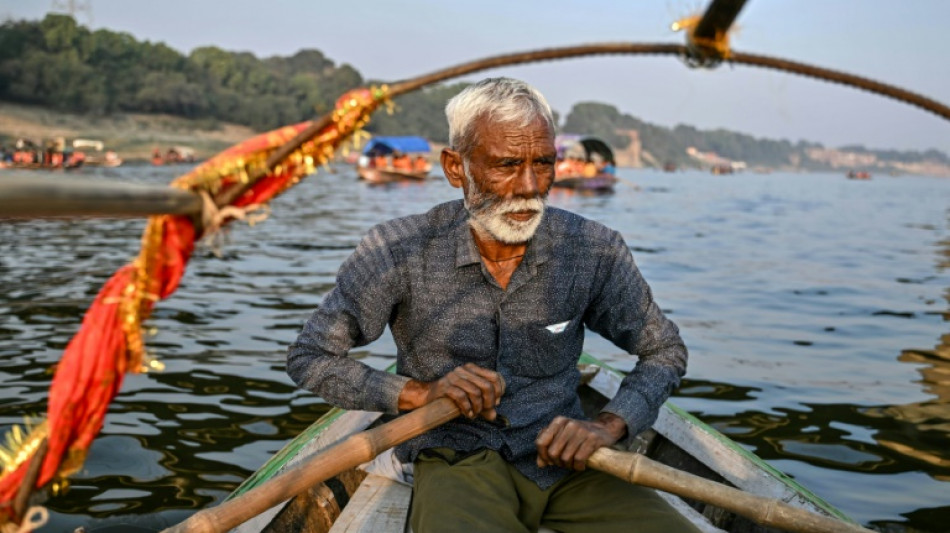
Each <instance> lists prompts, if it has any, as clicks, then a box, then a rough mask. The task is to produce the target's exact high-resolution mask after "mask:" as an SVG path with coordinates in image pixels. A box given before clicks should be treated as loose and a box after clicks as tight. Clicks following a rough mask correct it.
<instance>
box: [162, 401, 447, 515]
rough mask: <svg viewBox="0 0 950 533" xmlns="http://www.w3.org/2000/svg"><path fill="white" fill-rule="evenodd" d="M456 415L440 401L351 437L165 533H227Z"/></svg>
mask: <svg viewBox="0 0 950 533" xmlns="http://www.w3.org/2000/svg"><path fill="white" fill-rule="evenodd" d="M457 416H459V408H458V406H456V405H455V403H454V402H453V401H452V400H450V399H448V398H439V399H438V400H436V401H434V402H432V403H430V404H427V405H425V406H423V407H420V408H419V409H416V410H415V411H412V412H410V413H408V414H405V415H403V416H400V417H399V418H396V419H395V420H392V421H390V422H387V423H385V424H382V425H380V426H377V427H375V428H373V429H370V430H367V431H363V432H361V433H357V434H355V435H351V436H350V437H348V438H347V439H346V440H344V441H342V442H340V443H338V444H335V445H334V446H332V447H330V448H327V449H326V450H324V451H322V452H320V453H317V454H316V455H314V456H313V457H311V458H309V459H307V460H306V461H304V462H303V463H301V464H299V465H297V466H295V467H293V468H291V469H289V470H287V471H285V472H284V473H282V474H280V475H278V476H276V477H274V478H271V479H270V480H269V481H267V482H266V483H264V484H263V485H261V486H259V487H255V488H253V489H251V490H249V491H247V492H245V493H244V494H242V495H240V496H238V497H237V498H234V499H233V500H228V501H226V502H224V503H222V504H221V505H218V506H217V507H213V508H210V509H205V510H203V511H199V512H197V513H195V514H193V515H192V516H191V517H190V518H188V519H187V520H185V521H184V522H182V523H180V524H178V525H175V526H172V527H170V528H168V529H165V530H164V531H163V532H162V533H223V532H225V531H228V530H230V529H232V528H234V527H236V526H238V525H240V524H243V523H244V522H246V521H248V520H250V519H251V518H253V517H255V516H257V515H259V514H261V513H262V512H264V511H266V510H268V509H270V508H271V507H274V506H275V505H278V504H280V503H281V502H284V501H286V500H289V499H290V498H293V497H294V496H296V495H297V494H300V493H301V492H303V491H305V490H307V489H308V488H310V487H312V486H314V485H316V484H317V483H320V482H321V481H325V480H327V479H329V478H331V477H333V476H335V475H337V474H339V473H341V472H345V471H346V470H349V469H351V468H356V467H357V466H359V465H361V464H363V463H365V462H367V461H371V460H372V459H373V458H374V457H376V456H377V455H379V454H380V453H382V452H384V451H386V450H388V449H389V448H392V447H393V446H396V445H397V444H400V443H403V442H405V441H407V440H409V439H411V438H413V437H416V436H418V435H421V434H423V433H425V432H426V431H429V430H430V429H433V428H436V427H438V426H441V425H442V424H444V423H446V422H448V421H449V420H452V419H453V418H455V417H457Z"/></svg>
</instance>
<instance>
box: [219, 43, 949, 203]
mask: <svg viewBox="0 0 950 533" xmlns="http://www.w3.org/2000/svg"><path fill="white" fill-rule="evenodd" d="M593 55H673V56H679V57H680V58H682V59H683V60H684V61H687V59H688V58H689V49H688V48H687V47H686V46H684V45H680V44H667V43H596V44H585V45H578V46H567V47H561V48H546V49H542V50H534V51H529V52H516V53H513V54H503V55H498V56H493V57H488V58H484V59H479V60H476V61H470V62H468V63H462V64H461V65H456V66H454V67H449V68H446V69H442V70H437V71H435V72H430V73H429V74H423V75H422V76H418V77H416V78H411V79H408V80H402V81H398V82H395V83H393V84H391V85H390V90H389V94H390V96H393V97H395V96H399V95H402V94H405V93H408V92H412V91H415V90H418V89H421V88H422V87H425V86H427V85H431V84H433V83H438V82H440V81H445V80H448V79H451V78H457V77H459V76H464V75H466V74H471V73H473V72H479V71H482V70H488V69H492V68H499V67H507V66H511V65H519V64H523V63H533V62H536V61H551V60H555V59H568V58H573V57H584V56H593ZM728 61H729V62H732V63H738V64H743V65H750V66H757V67H764V68H771V69H775V70H782V71H786V72H791V73H793V74H800V75H803V76H809V77H812V78H817V79H820V80H825V81H830V82H833V83H840V84H844V85H850V86H852V87H856V88H858V89H863V90H865V91H869V92H872V93H876V94H880V95H882V96H887V97H889V98H894V99H896V100H899V101H901V102H904V103H907V104H910V105H913V106H917V107H919V108H921V109H923V110H925V111H929V112H931V113H933V114H935V115H937V116H939V117H943V118H945V119H947V120H950V107H947V106H946V105H944V104H941V103H940V102H938V101H936V100H933V99H931V98H927V97H926V96H922V95H920V94H917V93H913V92H910V91H907V90H904V89H901V88H900V87H896V86H894V85H888V84H886V83H880V82H877V81H874V80H871V79H868V78H863V77H861V76H855V75H853V74H847V73H844V72H839V71H836V70H831V69H827V68H822V67H815V66H811V65H807V64H805V63H798V62H795V61H789V60H786V59H779V58H774V57H769V56H762V55H755V54H745V53H741V52H733V53H732V54H731V55H730V58H729V60H728ZM331 122H332V114H331V113H327V114H326V115H323V116H321V117H319V118H318V119H316V120H314V121H313V123H312V124H311V125H310V126H308V127H307V128H306V129H304V130H303V131H301V132H300V133H299V134H298V135H297V136H296V137H294V138H293V139H291V140H290V141H288V142H287V143H286V144H284V145H283V146H281V147H280V148H278V149H277V150H275V151H274V153H273V154H271V156H270V157H269V158H268V159H267V164H266V167H265V169H262V170H261V171H259V172H258V173H256V174H253V175H249V176H248V180H247V182H245V183H242V184H240V186H235V187H232V188H230V189H227V190H225V191H223V192H222V193H221V194H220V195H219V196H218V197H217V198H215V203H216V204H218V205H219V206H221V205H227V204H229V203H230V202H232V201H233V200H234V199H235V198H237V197H239V196H240V195H242V194H244V192H245V191H247V190H248V189H250V187H251V186H252V185H253V184H254V183H255V182H256V181H257V180H259V179H260V178H262V177H263V176H264V175H265V173H266V172H269V171H270V170H271V169H273V168H274V167H275V166H276V165H278V164H279V163H280V162H281V161H283V159H284V158H286V157H287V156H288V155H290V154H291V153H292V152H293V151H294V150H296V149H297V148H299V147H300V145H302V144H303V143H305V142H306V141H308V140H309V139H311V138H313V137H314V136H315V135H317V134H318V133H319V132H320V130H322V129H323V128H325V127H326V126H327V125H329V124H330V123H331Z"/></svg>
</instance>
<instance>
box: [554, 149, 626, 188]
mask: <svg viewBox="0 0 950 533" xmlns="http://www.w3.org/2000/svg"><path fill="white" fill-rule="evenodd" d="M554 142H555V145H556V146H557V159H558V161H557V166H556V167H555V175H554V186H555V187H563V188H567V189H578V190H586V191H612V190H613V188H614V183H616V182H617V177H616V176H615V175H614V169H615V168H616V161H615V160H614V153H613V150H611V149H610V146H609V145H608V144H607V143H606V142H604V141H603V140H601V139H598V138H596V137H590V136H580V135H558V136H557V138H556V139H555V141H554Z"/></svg>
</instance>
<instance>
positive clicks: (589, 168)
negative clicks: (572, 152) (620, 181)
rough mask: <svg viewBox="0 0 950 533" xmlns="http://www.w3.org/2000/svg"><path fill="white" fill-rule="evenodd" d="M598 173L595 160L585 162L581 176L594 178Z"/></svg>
mask: <svg viewBox="0 0 950 533" xmlns="http://www.w3.org/2000/svg"><path fill="white" fill-rule="evenodd" d="M596 175H597V164H596V163H594V162H593V161H588V162H586V163H584V170H582V171H581V176H584V177H585V178H593V177H594V176H596Z"/></svg>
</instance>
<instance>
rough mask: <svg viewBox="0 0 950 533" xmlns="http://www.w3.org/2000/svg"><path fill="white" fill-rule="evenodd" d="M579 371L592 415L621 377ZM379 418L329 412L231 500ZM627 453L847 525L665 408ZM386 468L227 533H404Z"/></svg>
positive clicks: (703, 511)
mask: <svg viewBox="0 0 950 533" xmlns="http://www.w3.org/2000/svg"><path fill="white" fill-rule="evenodd" d="M578 369H579V370H580V372H581V375H582V383H584V384H583V385H582V387H581V389H580V390H579V391H578V394H579V396H580V398H581V401H582V403H583V404H584V407H585V410H586V411H587V412H588V413H591V414H592V413H596V412H597V411H598V410H599V409H600V407H602V406H603V405H604V404H605V403H606V402H607V399H608V398H610V397H612V396H613V395H614V394H615V393H616V391H617V389H618V387H619V386H620V381H621V380H622V379H623V375H622V374H621V373H619V372H617V371H616V370H614V369H612V368H610V367H609V366H607V365H605V364H603V363H602V362H600V361H598V360H597V359H596V358H594V357H592V356H590V355H588V354H584V355H582V357H581V360H580V364H579V365H578ZM382 418H383V417H382V415H380V413H370V412H365V411H344V410H341V409H332V410H331V411H329V412H328V413H327V414H326V415H324V416H323V417H322V418H320V420H318V421H317V422H315V423H314V424H313V425H312V426H310V428H308V429H307V430H305V431H304V432H303V433H301V434H300V435H299V436H298V437H297V438H296V439H294V440H293V441H291V442H290V443H288V444H287V445H286V446H285V447H284V448H283V449H282V450H281V451H279V452H278V453H277V454H275V455H274V456H273V458H271V460H269V461H268V462H267V463H266V464H265V465H264V466H263V467H261V469H260V470H258V471H257V472H256V473H255V474H253V475H252V476H251V477H249V478H248V479H247V480H246V481H245V482H244V483H243V484H241V485H240V486H239V487H238V488H237V489H236V490H235V491H234V492H233V493H232V494H231V495H230V496H229V499H231V498H234V497H237V496H239V495H241V494H243V493H245V492H247V491H249V490H251V489H253V488H255V487H258V486H261V485H262V484H264V483H265V482H267V481H268V480H269V479H271V478H273V477H274V476H276V475H277V474H279V473H281V472H282V471H284V470H286V469H288V468H290V467H292V466H294V465H296V464H298V463H300V462H302V461H304V460H306V459H307V458H308V457H310V456H312V455H314V454H315V453H318V452H320V451H322V450H323V449H325V448H327V447H329V446H331V445H333V444H335V443H337V442H339V441H341V440H342V439H344V438H346V437H347V436H348V435H351V434H353V433H356V432H359V431H362V430H364V429H366V428H369V427H371V426H373V425H374V424H378V423H379V422H380V421H381V419H382ZM631 451H636V452H639V453H643V454H645V455H646V456H648V457H650V458H652V459H654V460H656V461H659V462H661V463H664V464H667V465H669V466H672V467H675V468H678V469H680V470H684V471H687V472H690V473H692V474H695V475H699V476H701V477H704V478H707V479H711V480H714V481H718V482H721V483H724V484H727V485H731V486H734V487H737V488H739V489H740V490H743V491H745V492H749V493H752V494H757V495H761V496H767V497H769V498H776V499H779V500H782V501H784V502H787V503H789V504H791V505H793V506H795V507H799V508H802V509H806V510H808V511H811V512H814V513H818V514H821V515H824V516H830V517H833V518H837V519H840V520H844V521H847V522H851V520H850V519H849V518H847V517H846V516H845V515H844V514H843V513H841V512H840V511H838V510H837V509H835V508H834V507H832V506H831V505H829V504H828V503H826V502H824V501H823V500H821V499H820V498H819V497H818V496H816V495H814V494H812V493H811V492H809V491H808V490H807V489H805V488H804V487H802V486H801V485H799V484H797V483H796V482H795V481H793V480H791V479H790V478H789V477H787V476H786V475H784V474H783V473H781V472H779V471H778V470H775V469H774V468H773V467H771V466H769V465H768V464H766V463H765V462H764V461H762V460H761V459H759V458H758V457H756V456H755V455H754V454H752V453H751V452H749V451H747V450H746V449H744V448H742V447H741V446H739V445H738V444H736V443H735V442H733V441H731V440H729V439H728V438H727V437H726V436H724V435H723V434H721V433H719V432H718V431H716V430H715V429H713V428H711V427H709V426H708V425H706V424H704V423H703V422H701V421H699V420H698V419H696V418H695V417H693V416H692V415H690V414H688V413H686V412H685V411H683V410H681V409H679V408H678V407H676V406H675V405H673V404H672V403H670V402H667V403H666V404H665V405H664V406H663V408H662V409H661V411H660V415H659V418H658V419H657V421H656V423H655V424H654V425H653V428H652V429H651V430H648V431H647V432H645V433H644V434H642V435H640V436H638V437H637V438H636V439H635V443H634V444H633V445H632V447H631ZM391 461H392V459H391V455H382V456H380V457H379V458H377V460H376V461H374V463H373V466H371V467H369V468H366V469H351V470H347V471H345V472H343V473H341V474H340V475H338V476H336V477H334V478H332V479H329V480H327V481H326V482H324V483H321V484H318V485H317V486H315V487H311V488H310V489H309V490H308V491H305V492H304V493H302V494H301V495H299V496H297V497H296V498H294V499H292V500H290V501H288V502H285V503H283V504H280V505H277V506H275V507H273V508H271V509H269V510H267V511H265V512H263V513H261V514H259V515H257V516H256V517H254V518H252V519H251V520H249V521H247V522H245V523H244V524H242V525H241V526H239V527H238V528H236V529H234V530H233V531H236V532H240V533H249V532H258V531H267V532H278V531H279V532H307V533H322V532H330V531H332V532H342V531H347V532H356V531H365V532H370V531H372V532H381V533H386V532H393V533H395V532H400V533H401V532H404V531H407V530H408V525H407V520H408V516H409V503H410V500H411V496H412V489H411V487H410V486H409V485H407V484H405V483H403V482H401V481H399V480H396V479H394V478H396V477H398V475H389V474H390V473H396V474H398V473H399V472H400V471H401V469H400V467H399V466H398V465H396V466H393V465H392V463H391ZM381 464H382V465H388V466H391V468H389V469H388V472H387V471H386V470H387V469H385V468H380V465H381ZM366 470H370V471H371V472H372V473H367V471H366ZM383 474H385V475H383ZM659 494H660V495H661V496H663V497H664V498H665V499H667V500H668V501H669V502H670V503H671V504H672V505H673V507H674V508H675V509H676V510H677V511H678V512H679V513H681V514H682V515H684V516H686V517H687V518H688V519H689V520H690V521H691V522H693V523H694V524H696V525H697V526H698V527H699V528H700V530H702V531H709V532H711V531H729V532H740V531H741V532H754V533H765V532H766V531H774V529H770V528H767V527H764V526H760V525H757V524H755V523H753V522H751V521H750V520H748V519H746V518H743V517H741V516H737V515H735V514H733V513H731V512H729V511H726V510H724V509H720V508H718V507H714V506H712V505H708V504H704V503H702V502H699V501H695V500H687V499H682V498H680V497H678V496H674V495H670V494H666V493H662V492H660V493H659Z"/></svg>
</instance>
